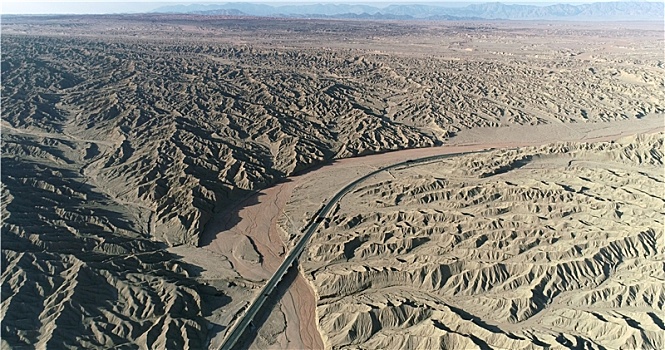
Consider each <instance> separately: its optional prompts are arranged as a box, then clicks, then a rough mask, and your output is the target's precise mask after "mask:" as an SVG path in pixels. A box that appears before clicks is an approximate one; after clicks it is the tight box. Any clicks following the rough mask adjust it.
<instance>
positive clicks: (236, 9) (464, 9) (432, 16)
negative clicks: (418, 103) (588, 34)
mask: <svg viewBox="0 0 665 350" xmlns="http://www.w3.org/2000/svg"><path fill="white" fill-rule="evenodd" d="M153 12H155V13H183V14H200V15H226V16H258V17H293V18H356V19H397V20H399V19H402V20H465V19H486V20H573V21H575V20H578V21H579V20H595V21H607V20H626V21H631V20H640V21H642V20H659V21H662V20H663V18H664V13H665V5H664V3H663V2H596V3H589V4H580V5H573V4H554V5H542V6H539V5H528V4H503V3H499V2H492V3H471V4H468V5H467V6H446V4H441V5H432V4H426V5H425V4H392V5H388V6H385V7H381V6H372V5H356V4H334V3H319V4H311V3H310V4H294V5H268V4H261V3H224V4H190V5H169V6H162V7H159V8H157V9H155V10H154V11H153Z"/></svg>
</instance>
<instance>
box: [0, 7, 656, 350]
mask: <svg viewBox="0 0 665 350" xmlns="http://www.w3.org/2000/svg"><path fill="white" fill-rule="evenodd" d="M575 26H576V27H575V28H570V27H566V26H565V25H556V26H537V25H533V24H524V25H516V24H510V23H508V24H507V23H500V22H497V23H492V24H485V23H471V24H468V23H457V22H455V23H424V24H417V23H402V24H395V23H383V22H358V21H349V22H345V21H305V20H267V19H261V20H257V19H229V18H224V17H219V18H215V17H197V16H177V15H175V16H169V15H154V16H153V15H146V16H97V17H86V16H59V17H25V18H20V17H9V18H3V23H2V39H1V40H2V48H3V50H2V87H1V103H2V196H3V198H2V218H3V220H2V280H1V282H2V334H3V340H2V341H3V346H4V345H7V346H10V347H20V346H23V345H37V346H38V347H39V346H41V345H51V344H64V345H65V346H67V347H71V348H77V347H86V348H95V347H99V348H108V347H112V346H116V345H119V344H125V343H128V342H129V343H135V344H138V345H139V346H144V347H148V348H151V347H155V348H159V347H164V346H168V344H167V342H172V344H177V346H180V345H182V344H186V345H188V346H190V347H193V348H198V347H201V346H205V344H207V342H208V340H209V339H210V338H211V337H215V336H217V335H219V333H220V332H221V333H223V332H224V330H225V329H226V327H227V325H228V323H229V322H231V321H232V320H233V319H235V317H236V316H237V315H236V314H235V313H236V312H237V311H238V310H241V309H242V307H243V305H244V304H245V303H246V301H247V300H249V299H251V298H252V295H253V293H254V292H255V291H256V289H257V288H259V287H260V285H261V282H262V280H261V279H258V280H256V279H250V278H246V276H243V275H241V274H239V273H238V271H237V270H236V269H235V267H234V265H233V263H232V262H230V260H228V257H225V256H224V255H223V254H220V253H219V252H216V251H211V250H200V253H199V254H201V256H199V261H208V260H211V259H213V260H214V259H218V261H219V263H216V264H215V267H214V269H212V270H211V269H204V268H202V267H201V265H200V264H198V265H197V264H191V263H186V262H184V261H183V259H182V257H181V256H180V255H177V253H174V252H176V251H181V252H182V254H185V252H187V251H188V249H190V248H191V249H194V248H195V247H197V246H199V245H200V243H201V242H200V239H199V238H200V234H201V233H202V232H203V231H204V230H205V229H206V227H207V225H208V224H209V223H210V222H211V219H212V218H213V217H214V216H215V215H219V214H220V213H222V212H224V211H225V210H227V209H228V208H231V207H233V206H234V205H237V204H238V203H239V202H240V200H242V199H244V198H246V197H247V196H248V195H249V194H251V193H253V192H254V191H256V190H259V189H262V188H266V187H268V186H270V185H272V184H274V183H276V182H277V181H279V180H281V179H284V178H285V177H287V176H289V175H291V174H294V173H296V172H299V171H301V170H305V169H308V168H310V167H312V166H315V165H318V164H322V163H325V162H328V161H331V160H333V159H339V158H345V157H352V156H356V155H364V154H372V153H376V152H384V151H388V150H397V149H404V148H415V147H430V146H435V145H442V144H446V143H447V142H448V140H449V138H450V137H453V136H454V135H455V134H456V133H458V132H461V131H463V130H468V129H469V128H471V129H473V128H478V127H490V128H495V127H496V128H500V127H504V126H507V125H532V124H538V125H543V124H557V125H559V124H561V123H566V124H568V123H569V124H570V125H571V127H574V125H575V124H582V123H585V124H588V123H595V122H599V121H608V120H635V121H636V120H639V119H642V118H644V117H645V116H653V115H662V113H663V111H664V106H663V101H665V96H664V93H663V89H662V79H660V76H662V71H663V62H662V58H661V56H662V52H661V47H662V41H663V40H662V28H661V26H659V25H658V24H655V25H650V24H648V23H647V24H635V25H632V26H628V27H626V25H625V24H622V25H620V26H615V27H607V26H603V25H588V26H585V25H582V24H576V25H575ZM246 243H247V244H250V243H248V242H246ZM169 247H176V248H177V249H175V250H174V249H171V250H167V248H169ZM178 249H180V250H178ZM169 251H170V252H169ZM206 254H207V255H206ZM215 261H217V260H215ZM263 272H265V271H263ZM263 272H262V273H263ZM231 302H233V307H226V306H227V305H229V303H231ZM26 305H29V306H26ZM225 307H226V308H225ZM220 309H223V310H224V312H226V314H225V317H226V318H225V319H224V320H225V321H219V320H216V321H214V322H212V321H210V320H211V318H210V316H211V314H212V313H213V312H214V311H215V310H220ZM206 318H207V319H206ZM323 321H325V320H323ZM215 322H217V323H215ZM220 322H221V323H220ZM169 344H170V343H169ZM174 346H175V345H174Z"/></svg>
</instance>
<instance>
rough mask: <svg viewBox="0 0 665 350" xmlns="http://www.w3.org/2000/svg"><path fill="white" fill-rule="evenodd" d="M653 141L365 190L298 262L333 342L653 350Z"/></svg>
mask: <svg viewBox="0 0 665 350" xmlns="http://www.w3.org/2000/svg"><path fill="white" fill-rule="evenodd" d="M663 135H664V134H662V133H660V134H654V135H649V136H639V137H631V138H627V139H622V140H621V141H620V142H617V143H615V142H612V143H610V142H603V143H592V144H589V143H563V144H553V145H550V146H545V147H540V148H525V149H520V150H505V151H493V152H489V153H483V154H474V155H469V156H463V157H456V158H452V159H449V160H443V161H435V162H431V163H429V164H425V165H416V166H414V167H410V168H404V169H397V170H393V171H390V172H389V173H386V174H382V175H379V176H377V177H376V178H374V179H372V180H369V181H368V182H367V183H366V184H363V185H362V186H360V187H359V188H357V189H356V190H355V191H353V193H351V194H349V195H347V196H346V197H345V198H344V199H343V200H342V202H341V203H340V205H339V208H338V209H337V210H336V212H335V214H334V215H333V216H332V217H331V218H330V219H329V221H327V222H326V223H325V228H324V229H322V230H321V231H320V232H318V233H317V234H316V235H315V236H314V238H313V242H312V243H311V245H310V247H309V251H308V256H307V258H306V259H305V262H304V263H303V269H304V271H305V276H308V277H309V278H310V279H311V281H312V283H313V284H314V286H315V289H316V293H317V297H318V300H319V301H318V307H317V315H318V317H319V327H320V329H321V330H322V334H323V336H324V339H325V340H326V342H327V344H328V345H329V346H330V347H332V348H368V349H376V348H388V347H390V348H402V347H408V348H439V347H445V348H508V349H531V348H542V347H555V348H558V347H562V348H567V347H584V348H589V347H591V348H596V347H598V348H633V349H638V348H639V349H660V348H662V347H663V343H664V339H663V330H664V328H663V319H662V314H663V308H664V303H665V289H663V285H662V279H663V278H664V277H665V275H664V274H663V269H662V266H663V259H664V258H665V255H664V254H665V248H664V247H663V245H662V242H663V227H664V226H663V215H664V214H665V211H664V208H665V207H664V204H665V201H664V200H663V197H664V196H663V194H664V193H663V183H664V182H665V178H664V177H663V171H662V170H663V163H662V157H663ZM304 193H306V191H305V192H304ZM297 197H298V194H297V192H296V198H297Z"/></svg>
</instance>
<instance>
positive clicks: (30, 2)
mask: <svg viewBox="0 0 665 350" xmlns="http://www.w3.org/2000/svg"><path fill="white" fill-rule="evenodd" d="M494 1H497V0H467V1H460V0H448V1H446V0H443V1H436V2H435V1H432V0H425V1H418V0H396V1H390V0H388V1H386V0H359V1H353V0H331V1H326V0H291V1H289V0H233V1H214V0H203V1H179V0H137V1H133V2H123V1H109V0H92V1H90V0H88V1H76V0H73V1H67V0H65V1H62V0H53V1H50V0H4V1H2V2H0V12H1V13H2V14H64V13H67V14H85V13H88V14H98V13H132V12H147V11H151V10H154V9H156V8H158V7H160V6H164V5H173V4H192V3H196V4H202V3H210V4H223V3H226V2H258V3H266V4H293V3H364V4H369V3H372V4H382V3H383V4H386V3H437V4H442V3H450V4H459V3H460V2H466V3H468V2H494ZM499 1H500V0H499ZM605 1H608V0H605ZM610 1H611V0H610ZM500 2H503V3H529V4H543V5H546V4H552V3H590V2H598V1H593V0H591V1H583V0H582V1H580V0H578V1H570V0H569V1H566V0H562V1H556V0H554V1H552V0H523V1H520V0H517V1H508V0H507V1H500Z"/></svg>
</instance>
